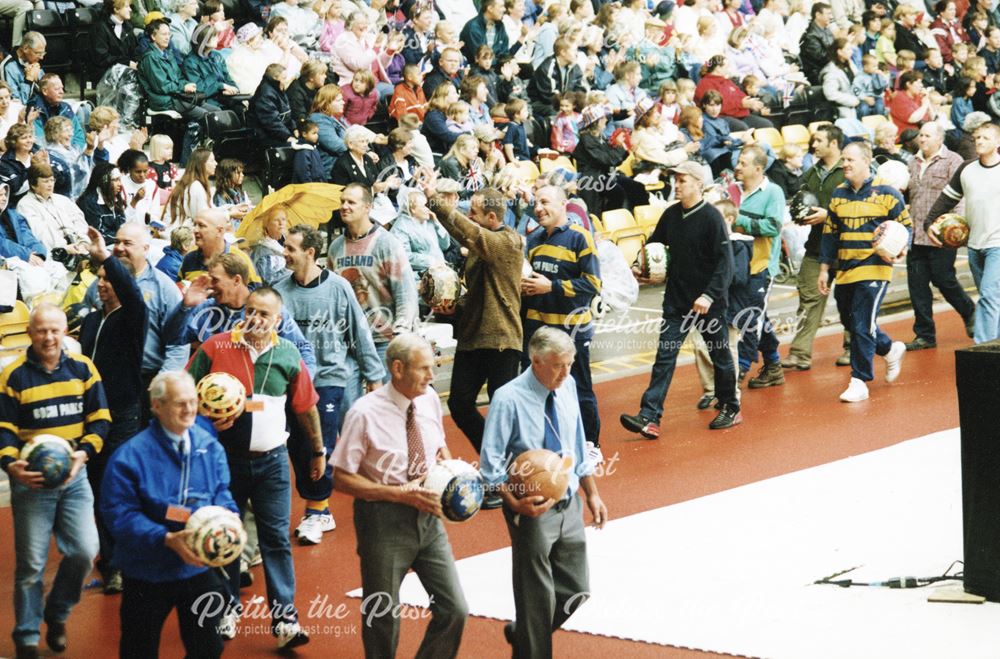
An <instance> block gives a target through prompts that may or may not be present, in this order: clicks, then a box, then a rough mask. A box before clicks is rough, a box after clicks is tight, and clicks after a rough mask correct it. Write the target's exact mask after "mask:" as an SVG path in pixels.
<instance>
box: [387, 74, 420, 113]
mask: <svg viewBox="0 0 1000 659" xmlns="http://www.w3.org/2000/svg"><path fill="white" fill-rule="evenodd" d="M423 84H424V74H423V73H421V71H420V67H419V66H418V65H416V64H407V65H406V66H404V67H403V80H402V82H400V83H399V84H398V85H396V89H395V91H393V93H392V100H391V101H389V116H390V117H392V118H393V119H395V120H396V121H399V118H400V117H402V116H403V115H404V114H411V113H412V114H415V115H417V116H418V117H419V118H420V120H421V121H423V120H424V115H425V114H427V97H426V96H425V95H424V90H423Z"/></svg>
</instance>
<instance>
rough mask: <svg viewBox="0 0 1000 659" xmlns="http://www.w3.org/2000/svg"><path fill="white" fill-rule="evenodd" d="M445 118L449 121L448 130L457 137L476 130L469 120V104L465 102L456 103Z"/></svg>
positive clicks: (450, 106) (447, 111) (449, 108)
mask: <svg viewBox="0 0 1000 659" xmlns="http://www.w3.org/2000/svg"><path fill="white" fill-rule="evenodd" d="M444 116H445V117H446V118H447V120H448V122H447V126H448V130H449V131H450V132H451V133H453V134H455V135H462V134H465V133H471V132H472V130H473V129H474V128H475V126H473V125H472V121H471V120H470V119H469V104H468V103H466V102H465V101H455V102H454V103H452V104H451V105H449V106H448V109H447V110H446V111H445V113H444Z"/></svg>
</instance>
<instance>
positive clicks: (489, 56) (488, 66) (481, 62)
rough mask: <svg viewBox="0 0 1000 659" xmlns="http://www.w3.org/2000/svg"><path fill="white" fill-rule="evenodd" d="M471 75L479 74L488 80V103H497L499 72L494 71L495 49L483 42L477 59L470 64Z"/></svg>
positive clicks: (477, 52) (477, 53)
mask: <svg viewBox="0 0 1000 659" xmlns="http://www.w3.org/2000/svg"><path fill="white" fill-rule="evenodd" d="M468 75H469V76H479V77H481V78H482V79H483V80H484V81H485V82H486V93H487V97H486V104H487V105H488V106H490V107H492V106H494V105H496V104H497V100H498V96H497V74H496V73H494V72H493V49H492V48H490V47H489V46H487V45H486V44H483V45H482V46H480V47H479V50H477V51H476V61H475V62H473V63H472V65H471V66H469V74H468Z"/></svg>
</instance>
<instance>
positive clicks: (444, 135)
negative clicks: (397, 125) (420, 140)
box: [421, 82, 458, 153]
mask: <svg viewBox="0 0 1000 659" xmlns="http://www.w3.org/2000/svg"><path fill="white" fill-rule="evenodd" d="M457 100H458V92H457V91H456V90H455V85H453V84H451V83H450V82H442V83H441V84H440V85H438V86H437V88H436V89H435V90H434V93H433V94H431V98H430V100H429V101H428V102H427V114H426V115H424V125H423V128H422V130H421V132H422V133H423V134H424V135H425V136H426V137H427V142H428V143H429V144H430V146H431V151H433V152H434V153H444V152H445V151H447V150H448V149H450V148H451V146H452V145H453V144H454V143H455V138H456V137H458V135H457V134H456V133H453V132H451V131H450V130H448V117H447V115H446V112H447V111H448V107H449V106H450V105H451V104H452V103H454V102H456V101H457Z"/></svg>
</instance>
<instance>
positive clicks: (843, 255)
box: [817, 142, 910, 403]
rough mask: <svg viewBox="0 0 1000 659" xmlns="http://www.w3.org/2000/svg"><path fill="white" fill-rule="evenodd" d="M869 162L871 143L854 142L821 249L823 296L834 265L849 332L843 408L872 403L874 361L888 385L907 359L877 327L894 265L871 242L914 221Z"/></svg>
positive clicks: (844, 159) (844, 155) (897, 343)
mask: <svg viewBox="0 0 1000 659" xmlns="http://www.w3.org/2000/svg"><path fill="white" fill-rule="evenodd" d="M871 162H872V152H871V147H870V146H869V145H868V144H867V143H865V142H851V143H850V144H848V145H847V146H846V147H844V151H843V153H842V154H841V163H842V164H843V167H844V183H843V185H841V186H840V187H838V188H837V189H836V190H834V191H833V197H832V198H831V199H830V212H829V217H828V218H827V220H826V224H825V225H824V226H823V242H822V243H821V245H820V270H819V278H818V280H817V286H818V287H819V292H820V294H821V295H827V294H828V293H829V292H830V267H831V265H832V264H833V263H836V264H837V275H836V277H837V278H836V282H837V290H836V292H835V293H834V299H836V301H837V309H838V310H839V311H840V320H841V322H842V323H843V324H844V327H847V328H849V329H850V332H851V382H850V384H849V385H848V387H847V389H845V390H844V392H843V393H842V394H840V400H842V401H844V402H845V403H857V402H860V401H862V400H866V399H867V398H868V385H867V384H865V383H866V382H871V381H872V380H873V379H875V375H874V372H873V371H874V366H873V364H872V360H873V358H874V356H875V355H876V354H877V355H881V356H882V357H884V358H885V363H886V374H885V379H886V382H894V381H895V380H896V378H898V377H899V371H900V367H901V366H902V362H903V357H904V356H905V355H906V346H905V345H904V344H903V343H902V342H901V341H893V340H892V339H890V338H889V335H887V334H886V333H885V332H883V331H882V330H881V329H879V327H878V312H879V308H880V307H881V306H882V300H883V299H884V298H885V292H886V290H887V289H888V288H889V282H890V281H891V280H892V264H891V263H886V262H885V261H884V260H883V259H882V257H880V256H879V255H877V254H876V253H875V250H874V249H872V239H873V237H874V235H875V229H877V228H878V226H879V225H880V224H882V223H883V222H899V223H901V224H902V225H903V226H905V227H906V228H907V229H909V228H910V215H909V213H908V212H907V211H906V204H905V202H904V201H903V196H902V195H901V194H900V193H899V191H898V190H896V189H895V188H892V187H890V186H888V185H880V184H879V185H876V184H875V183H874V180H873V177H872V174H871ZM904 252H905V250H904ZM903 256H905V254H903V255H900V258H903Z"/></svg>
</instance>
